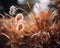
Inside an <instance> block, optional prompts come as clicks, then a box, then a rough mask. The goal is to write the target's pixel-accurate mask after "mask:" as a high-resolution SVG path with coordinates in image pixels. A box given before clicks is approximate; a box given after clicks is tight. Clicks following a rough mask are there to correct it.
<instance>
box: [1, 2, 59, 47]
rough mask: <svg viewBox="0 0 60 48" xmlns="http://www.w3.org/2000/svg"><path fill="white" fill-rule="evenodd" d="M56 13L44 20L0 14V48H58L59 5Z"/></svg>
mask: <svg viewBox="0 0 60 48" xmlns="http://www.w3.org/2000/svg"><path fill="white" fill-rule="evenodd" d="M27 4H28V5H29V3H28V2H27ZM29 7H30V6H29ZM30 9H31V8H30ZM56 11H57V13H56ZM56 11H54V12H53V13H52V14H51V16H50V17H49V19H48V18H47V19H46V20H40V18H35V16H34V13H31V14H28V15H27V16H26V17H24V16H23V15H22V14H21V13H19V14H17V15H16V17H13V16H11V15H8V14H7V13H5V12H4V14H0V15H1V16H2V18H0V48H60V5H58V6H57V10H56ZM32 14H33V15H32Z"/></svg>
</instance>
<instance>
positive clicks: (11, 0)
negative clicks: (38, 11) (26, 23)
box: [0, 0, 38, 13]
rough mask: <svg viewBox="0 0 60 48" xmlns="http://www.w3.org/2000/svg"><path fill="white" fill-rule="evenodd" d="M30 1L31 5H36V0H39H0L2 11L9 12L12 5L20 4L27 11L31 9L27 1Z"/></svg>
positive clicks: (0, 9)
mask: <svg viewBox="0 0 60 48" xmlns="http://www.w3.org/2000/svg"><path fill="white" fill-rule="evenodd" d="M27 1H28V2H30V4H31V7H33V6H34V4H35V3H36V2H38V0H0V13H2V12H3V11H5V12H7V13H8V11H9V8H10V6H12V5H14V6H19V7H21V8H23V9H25V10H27V11H29V9H28V7H27V5H26V2H27Z"/></svg>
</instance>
